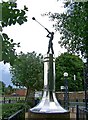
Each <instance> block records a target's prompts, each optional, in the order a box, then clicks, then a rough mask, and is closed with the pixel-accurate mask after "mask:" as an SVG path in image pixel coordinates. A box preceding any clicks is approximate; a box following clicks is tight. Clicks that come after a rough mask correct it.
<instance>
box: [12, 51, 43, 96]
mask: <svg viewBox="0 0 88 120" xmlns="http://www.w3.org/2000/svg"><path fill="white" fill-rule="evenodd" d="M10 71H11V74H12V83H13V84H14V85H16V86H23V87H24V86H25V87H26V88H27V91H29V90H30V92H31V90H35V89H36V90H40V89H41V87H42V85H43V61H42V55H41V54H39V55H37V54H36V53H35V52H32V53H27V54H24V53H22V52H21V53H20V55H18V59H17V60H16V61H15V62H14V65H13V66H12V67H11V69H10ZM28 94H29V93H28Z"/></svg>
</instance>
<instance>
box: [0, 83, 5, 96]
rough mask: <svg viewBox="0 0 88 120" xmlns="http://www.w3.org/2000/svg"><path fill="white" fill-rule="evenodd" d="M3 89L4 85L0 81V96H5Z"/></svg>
mask: <svg viewBox="0 0 88 120" xmlns="http://www.w3.org/2000/svg"><path fill="white" fill-rule="evenodd" d="M5 88H6V85H5V83H4V82H3V81H0V95H1V94H2V95H4V94H5Z"/></svg>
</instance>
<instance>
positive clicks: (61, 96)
mask: <svg viewBox="0 0 88 120" xmlns="http://www.w3.org/2000/svg"><path fill="white" fill-rule="evenodd" d="M56 97H57V99H61V100H64V92H56ZM76 99H78V100H79V101H83V99H85V92H84V91H79V92H69V100H76Z"/></svg>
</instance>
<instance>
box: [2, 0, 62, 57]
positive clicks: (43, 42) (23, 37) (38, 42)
mask: <svg viewBox="0 0 88 120" xmlns="http://www.w3.org/2000/svg"><path fill="white" fill-rule="evenodd" d="M17 3H18V8H23V6H24V5H26V6H27V7H28V9H29V11H28V12H27V16H28V22H26V23H24V24H23V25H21V26H20V25H18V24H17V25H15V26H11V27H6V28H4V32H6V33H7V34H8V35H9V37H10V38H13V39H14V41H15V42H20V43H21V44H20V45H21V48H17V52H18V53H19V52H20V51H23V52H25V53H26V52H32V51H35V52H37V53H42V54H43V55H44V54H46V53H47V49H48V41H49V39H48V38H47V37H46V35H47V31H46V30H45V29H44V28H42V27H41V26H40V25H39V24H38V23H37V22H35V21H33V20H32V17H35V18H36V19H37V20H38V21H39V22H40V23H41V24H42V25H44V26H45V27H46V28H48V29H49V31H54V32H55V30H54V28H53V27H52V25H53V22H51V21H50V19H49V18H48V17H43V16H41V14H43V13H45V12H53V13H54V12H58V13H60V12H62V11H63V4H62V3H61V2H57V0H17ZM59 39H60V34H59V32H57V33H55V35H54V40H53V45H54V51H55V56H57V55H58V53H60V52H64V49H61V48H60V46H59V44H58V40H59Z"/></svg>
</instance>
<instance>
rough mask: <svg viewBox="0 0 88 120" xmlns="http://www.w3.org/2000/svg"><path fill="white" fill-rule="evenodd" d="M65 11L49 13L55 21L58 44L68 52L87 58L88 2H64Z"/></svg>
mask: <svg viewBox="0 0 88 120" xmlns="http://www.w3.org/2000/svg"><path fill="white" fill-rule="evenodd" d="M65 7H66V9H67V11H66V12H65V13H63V14H59V13H54V14H52V13H50V14H49V15H50V17H51V18H52V20H55V19H57V22H56V24H55V25H54V26H55V29H56V30H59V31H60V34H61V35H62V36H61V39H60V41H59V44H60V45H61V46H64V47H65V48H66V49H67V50H68V52H71V53H77V54H80V52H81V55H82V56H84V57H85V58H88V1H87V2H76V3H70V2H66V3H65Z"/></svg>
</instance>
